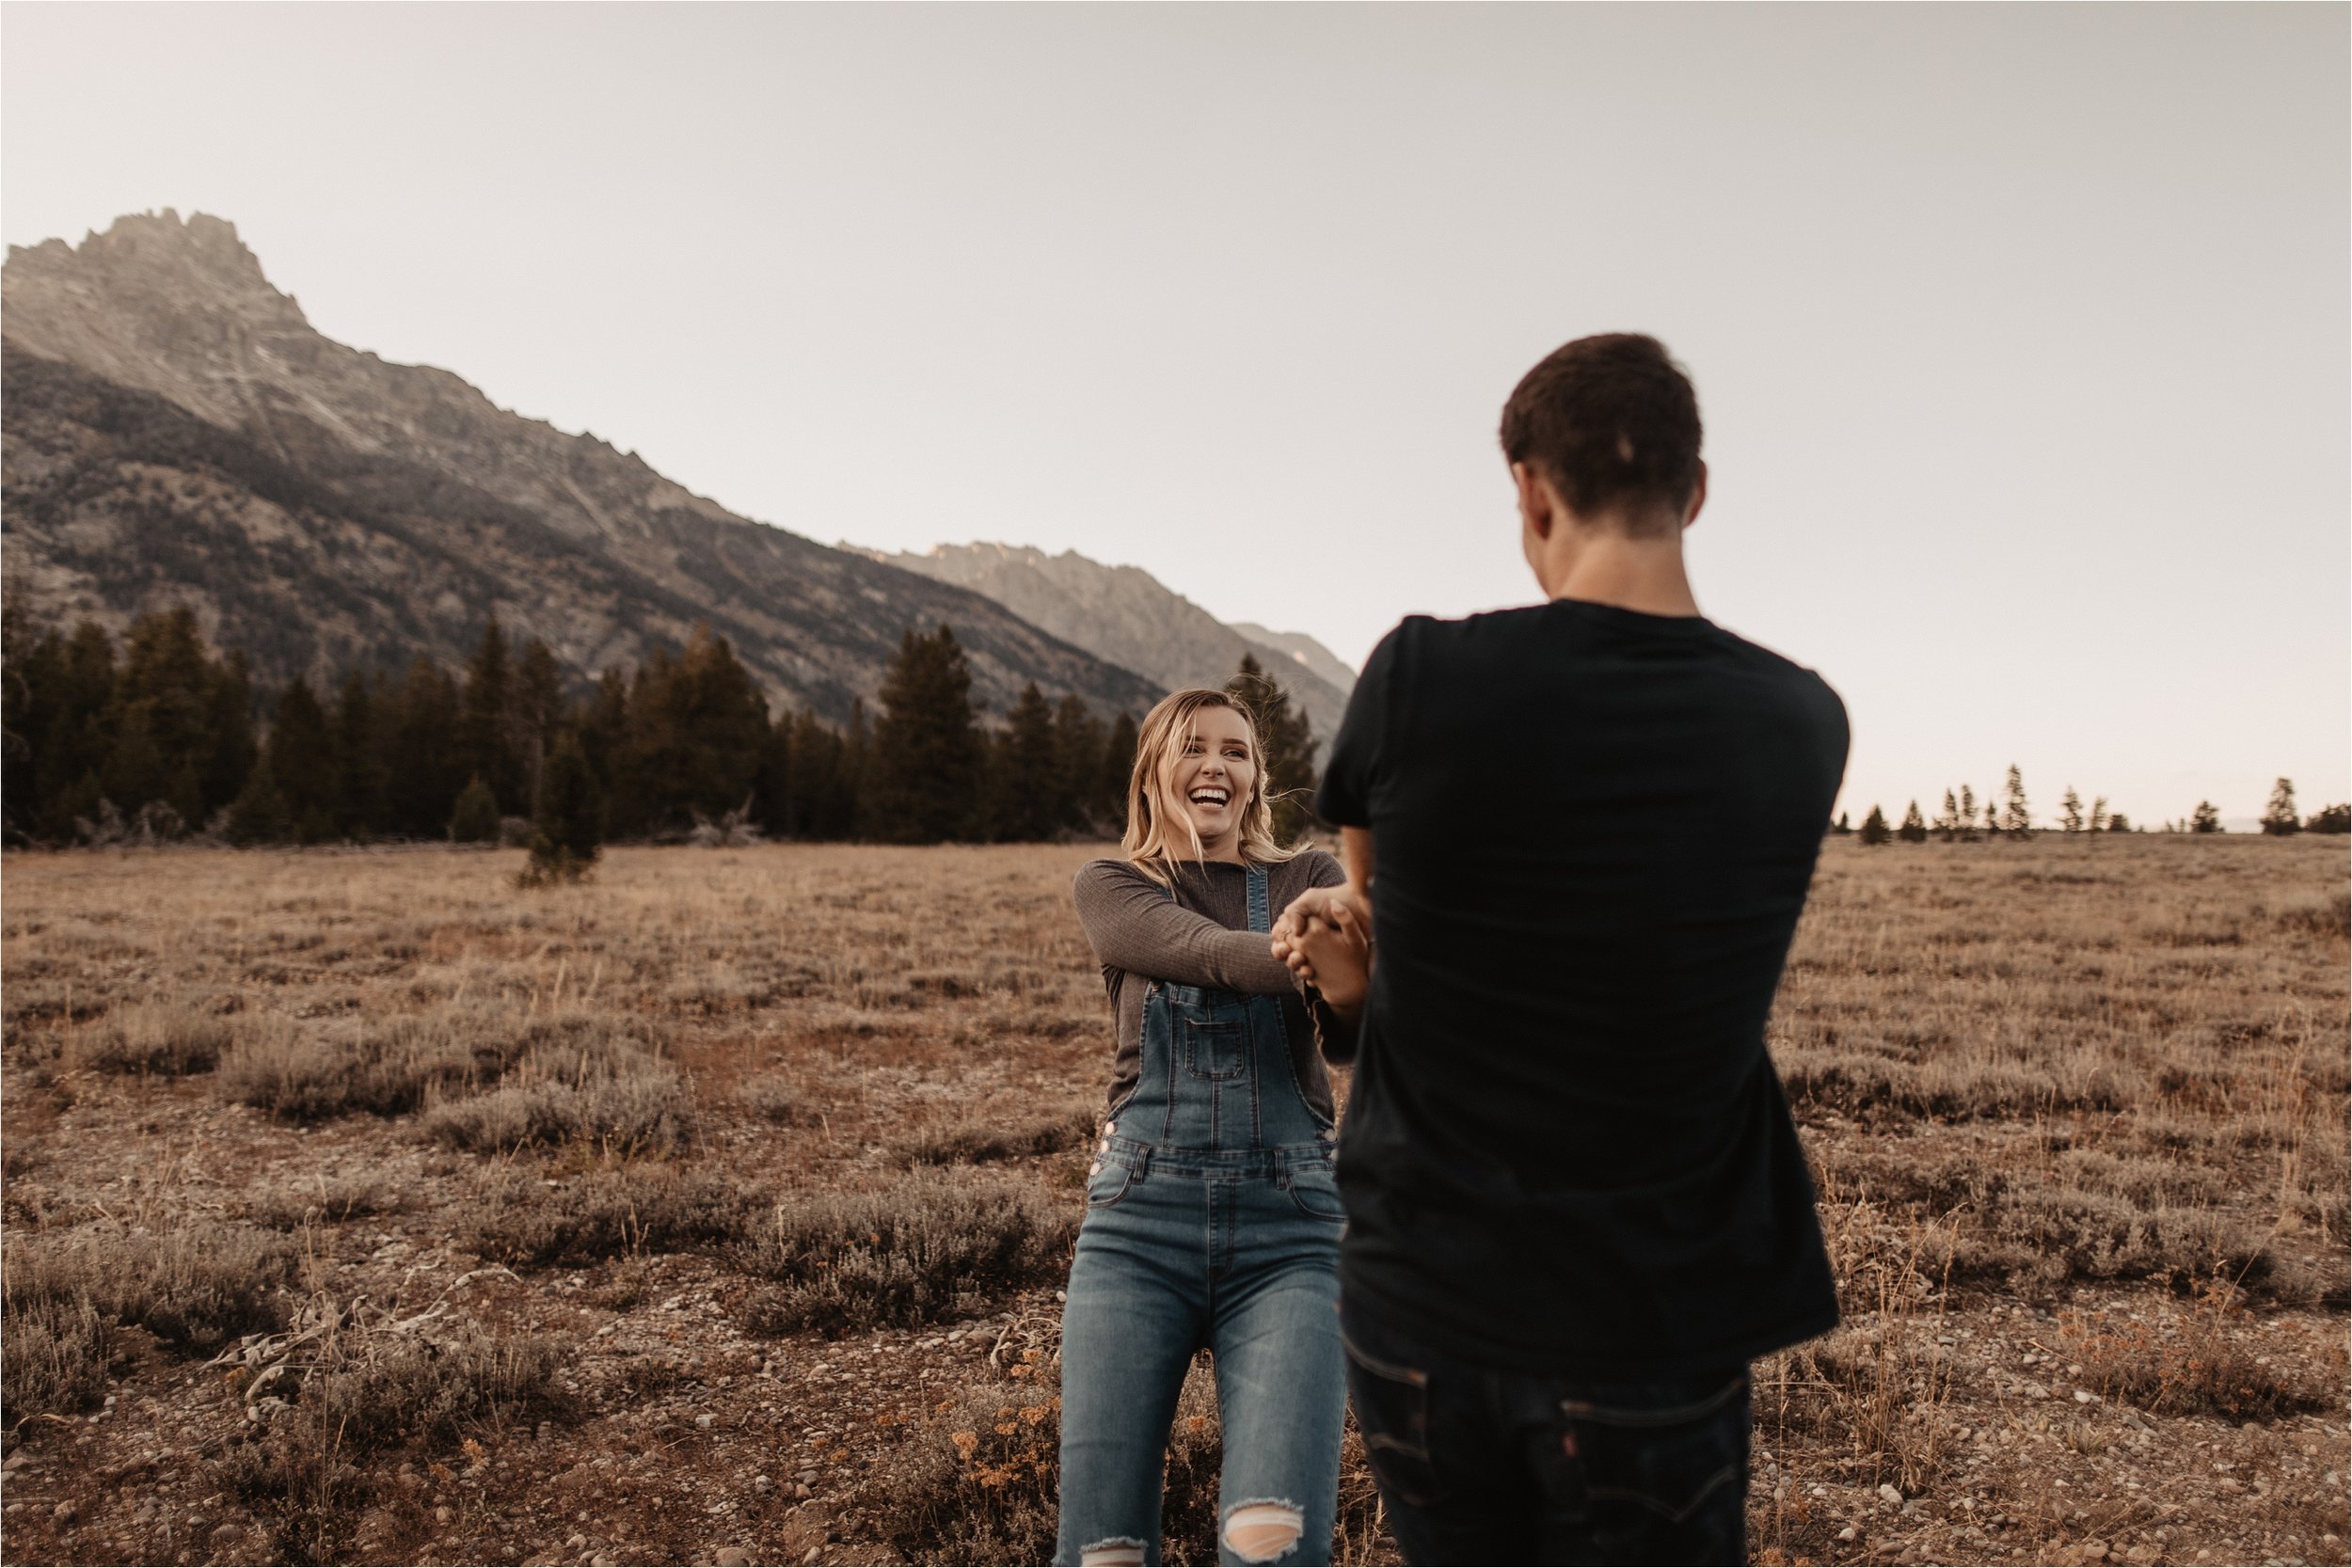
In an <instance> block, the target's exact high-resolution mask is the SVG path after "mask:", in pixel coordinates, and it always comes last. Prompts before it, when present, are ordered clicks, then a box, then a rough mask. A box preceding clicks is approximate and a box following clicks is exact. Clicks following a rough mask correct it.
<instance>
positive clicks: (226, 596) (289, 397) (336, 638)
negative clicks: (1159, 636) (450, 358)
mask: <svg viewBox="0 0 2352 1568" xmlns="http://www.w3.org/2000/svg"><path fill="white" fill-rule="evenodd" d="M0 337H5V340H6V341H5V355H4V358H0V383H4V384H5V396H0V438H4V441H0V487H4V494H0V502H4V504H5V528H0V556H4V558H5V576H6V581H7V587H8V594H9V595H10V597H11V599H12V600H14V601H15V602H17V603H18V604H19V605H21V607H22V608H23V609H24V610H25V611H27V612H29V613H30V614H31V615H32V616H33V617H34V618H35V619H36V620H39V621H44V622H60V621H67V620H71V619H72V618H73V617H76V616H80V615H84V614H87V615H91V616H93V617H95V618H96V619H98V620H99V621H100V622H101V623H102V624H104V625H107V626H111V627H114V628H117V629H119V628H120V627H121V626H123V625H124V624H126V623H127V622H128V621H129V620H130V619H131V618H132V617H133V616H134V615H135V614H136V613H138V612H139V611H141V610H150V609H155V608H159V607H162V606H166V605H169V604H172V603H179V602H184V603H186V604H188V605H190V606H191V607H192V608H194V609H195V610H196V611H197V613H198V616H199V620H200V621H201V622H202V624H203V626H204V630H205V633H206V635H207V636H208V637H210V638H212V639H213V640H214V641H215V642H216V643H219V644H221V645H224V646H232V647H241V648H243V649H245V650H246V654H247V656H248V657H249V658H251V659H252V661H253V664H254V668H255V673H257V674H258V675H259V676H261V677H262V679H264V680H282V679H285V678H288V677H290V676H292V675H294V674H295V673H311V674H313V675H325V674H326V673H330V672H332V671H336V670H341V669H345V668H351V667H354V666H365V665H378V666H381V665H400V664H405V662H407V660H408V659H409V658H411V657H414V656H415V655H417V654H426V655H429V656H431V657H434V658H437V659H438V660H440V661H441V662H443V663H444V664H455V663H458V662H460V661H462V659H463V657H464V656H465V654H466V653H467V652H468V651H469V649H470V648H471V647H472V645H473V643H474V642H475V641H477V640H478V639H479V637H480V635H481V632H482V629H483V627H484V626H485V625H486V624H487V621H488V619H489V617H490V615H491V614H492V613H493V612H495V613H496V614H497V615H498V616H499V617H500V619H501V621H503V622H504V623H505V624H506V625H507V626H509V627H510V628H511V629H515V630H517V631H520V632H525V633H532V634H536V635H537V636H539V637H541V638H543V639H545V640H546V641H547V642H548V646H549V647H550V648H552V649H553V650H554V652H555V654H556V656H557V657H558V658H559V659H560V660H561V661H562V662H563V663H564V666H565V667H566V668H567V670H568V671H569V672H570V673H573V674H575V675H580V676H585V675H590V674H594V673H598V672H600V671H602V670H603V669H605V668H606V667H608V666H610V665H612V664H615V663H621V664H636V663H639V662H641V661H643V660H644V659H645V658H646V657H648V656H650V655H651V653H652V652H653V651H654V650H655V648H657V647H658V646H661V645H669V646H673V647H675V646H682V645H683V644H684V643H685V642H686V641H688V640H689V639H690V638H691V636H692V634H693V631H694V628H695V626H697V625H700V624H707V625H708V626H710V627H711V629H712V630H714V631H716V632H718V633H720V634H721V635H723V636H724V637H726V638H727V639H728V640H729V641H731V642H732V643H733V644H734V646H735V648H736V651H737V653H738V654H739V656H740V657H742V659H743V661H744V663H745V664H746V665H747V666H748V667H749V668H750V669H751V670H752V672H753V673H754V674H755V676H756V677H757V679H758V680H759V681H760V682H761V684H762V685H763V687H764V688H765V689H767V692H768V694H769V696H770V698H771V701H774V702H777V703H779V704H788V705H807V706H810V707H813V708H815V709H816V710H817V711H818V713H820V714H823V715H825V716H826V717H828V718H831V719H834V720H835V721H838V720H841V719H844V718H846V717H847V716H848V714H849V711H850V704H851V703H852V701H853V700H855V699H858V698H864V699H865V700H866V701H867V702H868V703H870V702H872V701H873V699H874V696H875V693H876V691H877V690H878V689H879V688H880V686H881V684H882V673H883V669H884V666H885V664H886V663H887V661H888V659H889V657H890V656H891V654H892V653H893V652H894V651H895V650H896V648H897V646H898V640H899V636H900V634H901V633H902V632H904V631H906V630H907V629H908V628H910V627H915V628H921V629H926V630H928V629H929V628H930V627H932V626H937V625H939V624H941V623H943V622H944V623H946V625H948V626H952V627H954V628H955V632H956V636H957V639H958V640H959V641H961V643H962V644H963V646H964V649H965V651H966V653H967V654H968V655H969V657H970V660H971V664H972V670H973V678H974V679H973V684H974V693H975V695H976V696H977V697H978V698H980V699H981V700H983V701H984V702H987V703H988V704H990V705H993V706H995V707H997V708H999V709H1001V708H1003V707H1005V706H1007V705H1009V703H1010V702H1011V700H1012V698H1013V697H1014V696H1015V695H1017V694H1018V692H1019V691H1020V689H1021V688H1022V686H1023V685H1024V684H1025V683H1026V682H1028V681H1031V680H1034V681H1036V682H1037V683H1038V685H1039V686H1040V687H1041V688H1042V689H1044V690H1045V691H1046V692H1047V693H1048V694H1049V695H1052V696H1059V695H1060V694H1062V693H1065V692H1076V693H1078V694H1079V695H1080V696H1082V697H1084V698H1085V699H1086V700H1087V701H1088V702H1089V704H1091V705H1093V706H1095V707H1096V708H1097V709H1098V710H1101V711H1104V712H1106V713H1107V712H1113V711H1117V710H1120V709H1124V710H1127V711H1130V712H1135V713H1138V714H1139V713H1141V712H1142V711H1143V709H1144V708H1145V707H1147V706H1149V705H1151V704H1152V702H1154V701H1156V700H1157V698H1158V697H1159V695H1160V690H1161V689H1160V688H1159V687H1158V686H1157V685H1155V684H1154V683H1153V682H1152V681H1150V680H1148V679H1146V678H1144V677H1143V676H1141V675H1139V674H1137V673H1134V672H1133V671H1130V670H1127V669H1122V668H1120V667H1119V666H1118V665H1116V664H1114V663H1110V662H1106V661H1105V660H1104V659H1103V658H1101V657H1097V656H1095V655H1093V654H1090V653H1089V652H1087V651H1086V650H1084V649H1083V648H1080V647H1076V646H1073V644H1071V643H1070V642H1068V641H1064V640H1061V639H1059V638H1057V637H1055V636H1052V635H1050V634H1048V633H1047V632H1045V631H1043V630H1041V629H1040V628H1039V627H1037V626H1032V625H1030V624H1028V623H1027V622H1025V621H1023V620H1022V619H1020V618H1019V617H1018V616H1017V615H1016V614H1013V613H1011V612H1009V611H1008V610H1006V609H1005V608H1004V607H1003V606H1002V605H1000V604H999V603H997V602H996V601H995V600H993V599H991V598H989V597H987V596H986V595H984V594H975V593H972V592H969V591H967V590H965V589H962V588H960V587H957V586H955V585H953V584H949V583H946V582H942V581H940V580H939V579H938V578H934V577H931V576H929V575H926V574H921V573H914V572H907V571H902V570H899V569H898V568H897V567H894V566H891V565H888V564H886V563H883V562H876V561H873V560H870V559H868V558H866V557H864V556H861V555H858V554H854V553H851V552H850V551H846V550H837V549H833V548H831V547H828V546H823V545H818V544H817V543H815V542H814V541H812V540H809V539H804V538H803V537H801V536H800V535H798V534H794V533H788V532H787V531H784V530H782V529H779V528H771V527H766V526H763V525H760V524H757V523H754V522H751V521H749V520H747V519H745V518H742V517H739V516H737V515H735V514H733V513H731V512H729V511H727V510H726V509H725V508H724V507H723V506H721V505H719V504H718V503H717V502H716V501H713V500H710V499H707V498H705V497H702V496H697V495H695V494H693V493H692V492H691V491H689V490H688V489H686V488H685V487H684V486H683V485H680V484H678V483H675V482H674V481H672V480H669V479H667V478H664V477H663V476H662V475H660V474H659V473H657V472H655V471H654V470H653V468H651V467H648V466H647V465H646V464H645V463H644V460H643V459H641V458H639V457H638V456H637V455H636V454H635V453H633V452H624V451H616V450H615V449H614V448H613V447H612V446H611V445H610V444H609V443H607V442H605V441H602V440H600V439H598V438H596V436H588V435H580V436H571V435H566V434H564V432H562V431H559V430H557V429H555V428H554V427H553V426H552V425H549V424H548V423H546V422H545V421H543V420H531V419H526V418H524V417H523V416H521V415H519V414H516V413H513V412H510V411H508V410H505V409H502V408H500V407H498V406H497V405H496V404H492V403H491V402H490V400H489V399H488V398H487V397H485V396H484V395H483V394H482V393H481V392H480V391H479V390H477V389H476V388H473V387H472V386H470V385H469V384H468V383H467V382H465V381H464V380H461V379H460V378H459V377H457V376H456V375H453V374H452V373H451V372H448V371H444V370H437V369H434V368H432V367H430V366H421V365H398V364H392V363H389V362H388V361H386V360H383V359H380V358H378V357H377V356H375V355H373V354H368V353H362V352H359V351H358V350H355V349H351V348H347V347H345V346H344V345H342V344H341V343H338V342H335V341H332V340H330V339H328V338H326V337H324V336H322V335H321V334H320V333H318V332H317V331H315V330H313V329H312V328H311V326H310V323H309V322H308V320H306V319H305V317H304V316H303V313H302V309H301V307H300V306H299V305H297V304H296V303H295V301H294V297H293V296H292V295H290V294H286V293H280V292H278V290H277V289H276V288H274V287H272V286H271V284H270V283H269V281H268V279H267V278H266V277H264V276H263V275H262V266H261V262H260V261H258V260H257V259H256V258H255V257H254V255H253V253H252V252H251V251H250V250H248V249H246V246H245V245H244V244H243V243H242V242H241V241H240V240H239V239H238V237H237V231H236V230H235V228H234V227H233V226H231V225H230V224H229V223H226V222H224V221H222V220H221V219H219V218H215V217H210V216H207V215H205V214H196V215H194V216H192V217H190V218H189V219H188V220H187V221H186V222H184V223H183V222H182V221H181V219H180V218H179V216H178V215H177V214H174V213H173V212H172V211H170V210H169V209H166V210H165V211H164V212H162V213H161V214H144V215H135V216H130V217H124V218H120V219H118V220H117V221H116V223H115V224H114V226H113V227H112V228H111V229H109V230H107V231H106V232H105V233H103V234H93V235H90V236H89V237H87V239H85V240H84V241H83V242H82V244H81V245H78V246H72V245H66V244H65V243H64V242H63V241H61V240H50V241H46V242H44V243H43V244H41V245H34V246H29V247H20V246H12V247H10V249H9V252H8V261H7V262H6V265H5V266H4V267H0Z"/></svg>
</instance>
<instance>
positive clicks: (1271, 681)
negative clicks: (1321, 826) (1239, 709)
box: [1225, 654, 1315, 844]
mask: <svg viewBox="0 0 2352 1568" xmlns="http://www.w3.org/2000/svg"><path fill="white" fill-rule="evenodd" d="M1225 689H1226V691H1227V692H1229V693H1230V694H1231V695H1232V698H1233V700H1234V701H1236V702H1238V703H1240V704H1241V705H1243V706H1244V707H1246V708H1248V710H1249V712H1250V716H1251V717H1252V718H1254V719H1255V720H1256V721H1257V724H1258V744H1259V746H1260V747H1261V748H1262V749H1263V752H1264V753H1265V755H1264V767H1265V793H1266V799H1267V800H1269V801H1271V802H1272V803H1273V806H1274V837H1275V840H1276V842H1278V843H1280V844H1288V843H1290V842H1291V841H1292V840H1294V839H1295V838H1296V837H1297V836H1298V835H1299V833H1300V832H1303V831H1304V830H1305V829H1306V828H1307V827H1308V825H1309V824H1311V823H1312V822H1313V821H1314V793H1315V738H1314V730H1313V727H1312V726H1311V725H1310V724H1309V722H1308V721H1307V716H1306V715H1305V714H1304V713H1300V712H1296V711H1295V710H1293V708H1292V707H1291V700H1290V695H1289V693H1287V692H1285V691H1284V690H1283V689H1282V687H1281V683H1280V682H1279V681H1277V680H1276V679H1275V678H1274V677H1273V676H1272V675H1269V674H1267V673H1265V671H1264V670H1263V669H1262V668H1261V667H1260V666H1259V664H1258V656H1257V655H1255V654H1244V655H1242V656H1241V669H1240V670H1239V671H1238V672H1236V673H1235V674H1234V676H1233V678H1232V680H1230V681H1228V682H1226V683H1225Z"/></svg>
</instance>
